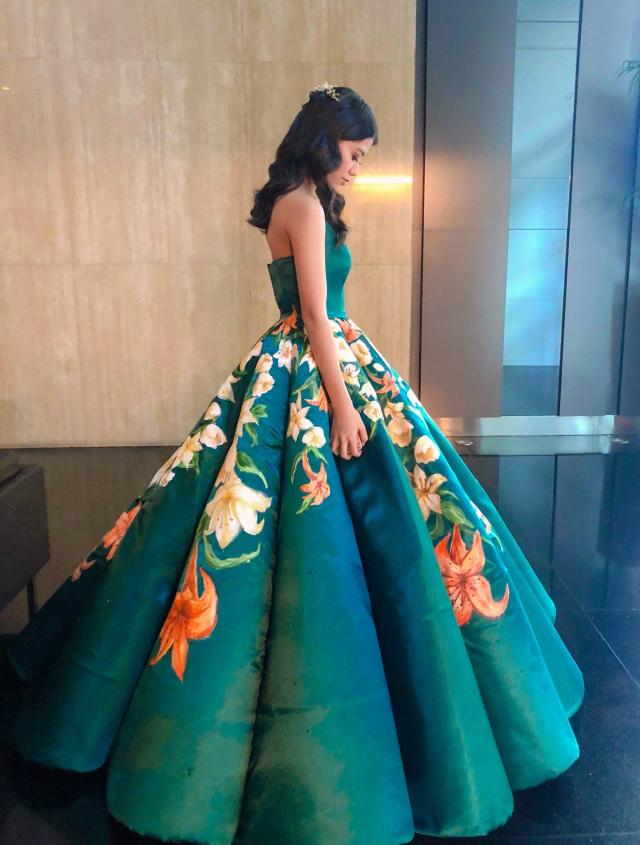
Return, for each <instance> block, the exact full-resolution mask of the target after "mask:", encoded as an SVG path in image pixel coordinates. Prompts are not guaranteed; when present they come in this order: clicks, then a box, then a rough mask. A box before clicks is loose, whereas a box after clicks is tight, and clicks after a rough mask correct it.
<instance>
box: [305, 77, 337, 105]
mask: <svg viewBox="0 0 640 845" xmlns="http://www.w3.org/2000/svg"><path fill="white" fill-rule="evenodd" d="M314 91H324V92H325V94H326V95H327V96H328V97H331V98H332V99H333V100H339V99H340V94H338V92H337V91H336V89H335V88H334V86H333V85H330V84H329V83H328V82H327V81H326V79H325V81H324V82H323V83H322V85H316V87H315V88H312V89H311V91H310V92H309V96H311V94H312V93H313V92H314Z"/></svg>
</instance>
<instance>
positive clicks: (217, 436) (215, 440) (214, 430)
mask: <svg viewBox="0 0 640 845" xmlns="http://www.w3.org/2000/svg"><path fill="white" fill-rule="evenodd" d="M198 437H199V439H200V442H201V443H202V445H203V446H208V447H209V448H210V449H217V448H218V446H220V444H221V443H226V442H227V435H226V434H225V433H224V431H223V430H222V429H221V428H220V426H219V425H216V424H215V423H209V425H208V426H206V428H203V429H202V431H201V432H200V434H199V435H198Z"/></svg>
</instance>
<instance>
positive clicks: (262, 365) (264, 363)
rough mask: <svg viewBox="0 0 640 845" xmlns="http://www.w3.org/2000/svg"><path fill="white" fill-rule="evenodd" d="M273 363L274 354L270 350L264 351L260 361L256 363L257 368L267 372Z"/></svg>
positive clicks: (261, 371) (260, 371) (259, 370)
mask: <svg viewBox="0 0 640 845" xmlns="http://www.w3.org/2000/svg"><path fill="white" fill-rule="evenodd" d="M272 364H273V355H271V354H270V353H269V352H263V353H262V355H261V356H260V357H259V358H258V363H257V364H256V370H257V371H258V372H259V373H266V372H268V371H269V370H270V369H271V365H272Z"/></svg>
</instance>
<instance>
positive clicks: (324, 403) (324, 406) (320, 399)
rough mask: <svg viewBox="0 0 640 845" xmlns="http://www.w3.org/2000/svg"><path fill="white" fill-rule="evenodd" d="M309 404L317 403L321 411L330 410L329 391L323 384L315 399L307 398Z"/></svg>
mask: <svg viewBox="0 0 640 845" xmlns="http://www.w3.org/2000/svg"><path fill="white" fill-rule="evenodd" d="M306 402H307V404H308V405H315V406H316V407H317V408H320V410H321V411H328V410H329V400H328V398H327V393H326V391H325V389H324V387H323V386H322V385H320V387H319V388H318V395H317V396H315V397H314V398H313V399H307V400H306Z"/></svg>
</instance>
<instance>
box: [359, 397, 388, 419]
mask: <svg viewBox="0 0 640 845" xmlns="http://www.w3.org/2000/svg"><path fill="white" fill-rule="evenodd" d="M362 413H363V414H364V415H365V416H367V417H369V419H370V420H381V419H383V413H382V408H381V407H380V403H379V402H378V401H377V399H373V400H372V401H371V402H367V404H366V405H364V406H363V408H362Z"/></svg>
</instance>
